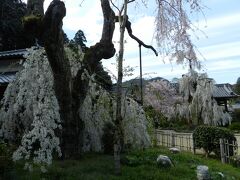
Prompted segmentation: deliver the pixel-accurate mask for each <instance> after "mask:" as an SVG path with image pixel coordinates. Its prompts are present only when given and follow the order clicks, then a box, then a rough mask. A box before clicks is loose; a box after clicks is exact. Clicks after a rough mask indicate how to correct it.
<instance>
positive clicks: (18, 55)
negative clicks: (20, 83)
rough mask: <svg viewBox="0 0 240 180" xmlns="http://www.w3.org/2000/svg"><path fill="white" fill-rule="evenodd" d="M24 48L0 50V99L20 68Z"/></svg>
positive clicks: (25, 51) (24, 52)
mask: <svg viewBox="0 0 240 180" xmlns="http://www.w3.org/2000/svg"><path fill="white" fill-rule="evenodd" d="M26 53H27V50H26V49H19V50H11V51H2V52H0V100H1V99H2V98H3V94H4V92H5V90H6V88H7V86H8V84H9V82H11V81H13V80H14V78H15V74H16V72H18V71H19V70H21V69H22V68H23V67H22V63H21V62H22V61H23V60H24V55H25V54H26Z"/></svg>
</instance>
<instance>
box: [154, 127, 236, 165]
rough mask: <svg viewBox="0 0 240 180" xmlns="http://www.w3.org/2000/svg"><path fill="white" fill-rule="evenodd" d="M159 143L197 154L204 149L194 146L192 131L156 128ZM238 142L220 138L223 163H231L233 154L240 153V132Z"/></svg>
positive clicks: (201, 152)
mask: <svg viewBox="0 0 240 180" xmlns="http://www.w3.org/2000/svg"><path fill="white" fill-rule="evenodd" d="M154 135H155V138H156V140H157V145H159V146H165V147H177V148H179V149H180V150H183V151H191V152H193V153H197V154H203V153H204V151H203V149H197V148H196V147H195V146H194V141H193V136H192V133H179V132H175V131H173V130H156V131H155V132H154ZM235 137H236V139H237V141H236V142H228V141H227V140H225V139H219V150H220V154H221V161H222V163H229V162H230V159H231V157H232V156H235V155H240V147H239V146H238V144H240V134H235Z"/></svg>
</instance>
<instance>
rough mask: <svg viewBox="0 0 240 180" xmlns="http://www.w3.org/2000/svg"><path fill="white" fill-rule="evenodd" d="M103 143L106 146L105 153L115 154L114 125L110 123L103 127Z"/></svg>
mask: <svg viewBox="0 0 240 180" xmlns="http://www.w3.org/2000/svg"><path fill="white" fill-rule="evenodd" d="M103 132H104V134H103V136H102V142H103V146H104V153H106V154H113V143H114V125H113V124H112V123H110V122H108V123H106V124H105V125H104V127H103Z"/></svg>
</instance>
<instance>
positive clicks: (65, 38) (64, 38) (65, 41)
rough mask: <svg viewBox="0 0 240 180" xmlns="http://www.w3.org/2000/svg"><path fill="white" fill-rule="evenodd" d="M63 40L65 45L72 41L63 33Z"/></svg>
mask: <svg viewBox="0 0 240 180" xmlns="http://www.w3.org/2000/svg"><path fill="white" fill-rule="evenodd" d="M63 40H64V44H68V43H69V42H70V40H69V39H68V36H67V34H66V33H65V32H64V33H63Z"/></svg>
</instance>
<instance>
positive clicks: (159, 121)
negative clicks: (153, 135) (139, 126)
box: [144, 106, 170, 129]
mask: <svg viewBox="0 0 240 180" xmlns="http://www.w3.org/2000/svg"><path fill="white" fill-rule="evenodd" d="M144 111H145V114H146V116H147V119H148V120H150V121H152V122H150V123H151V124H153V126H154V128H156V129H157V128H159V127H169V126H170V124H169V123H170V122H169V121H168V119H167V118H166V117H165V116H164V115H163V114H162V113H161V112H159V111H157V110H156V109H154V108H153V107H152V106H147V107H144Z"/></svg>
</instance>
